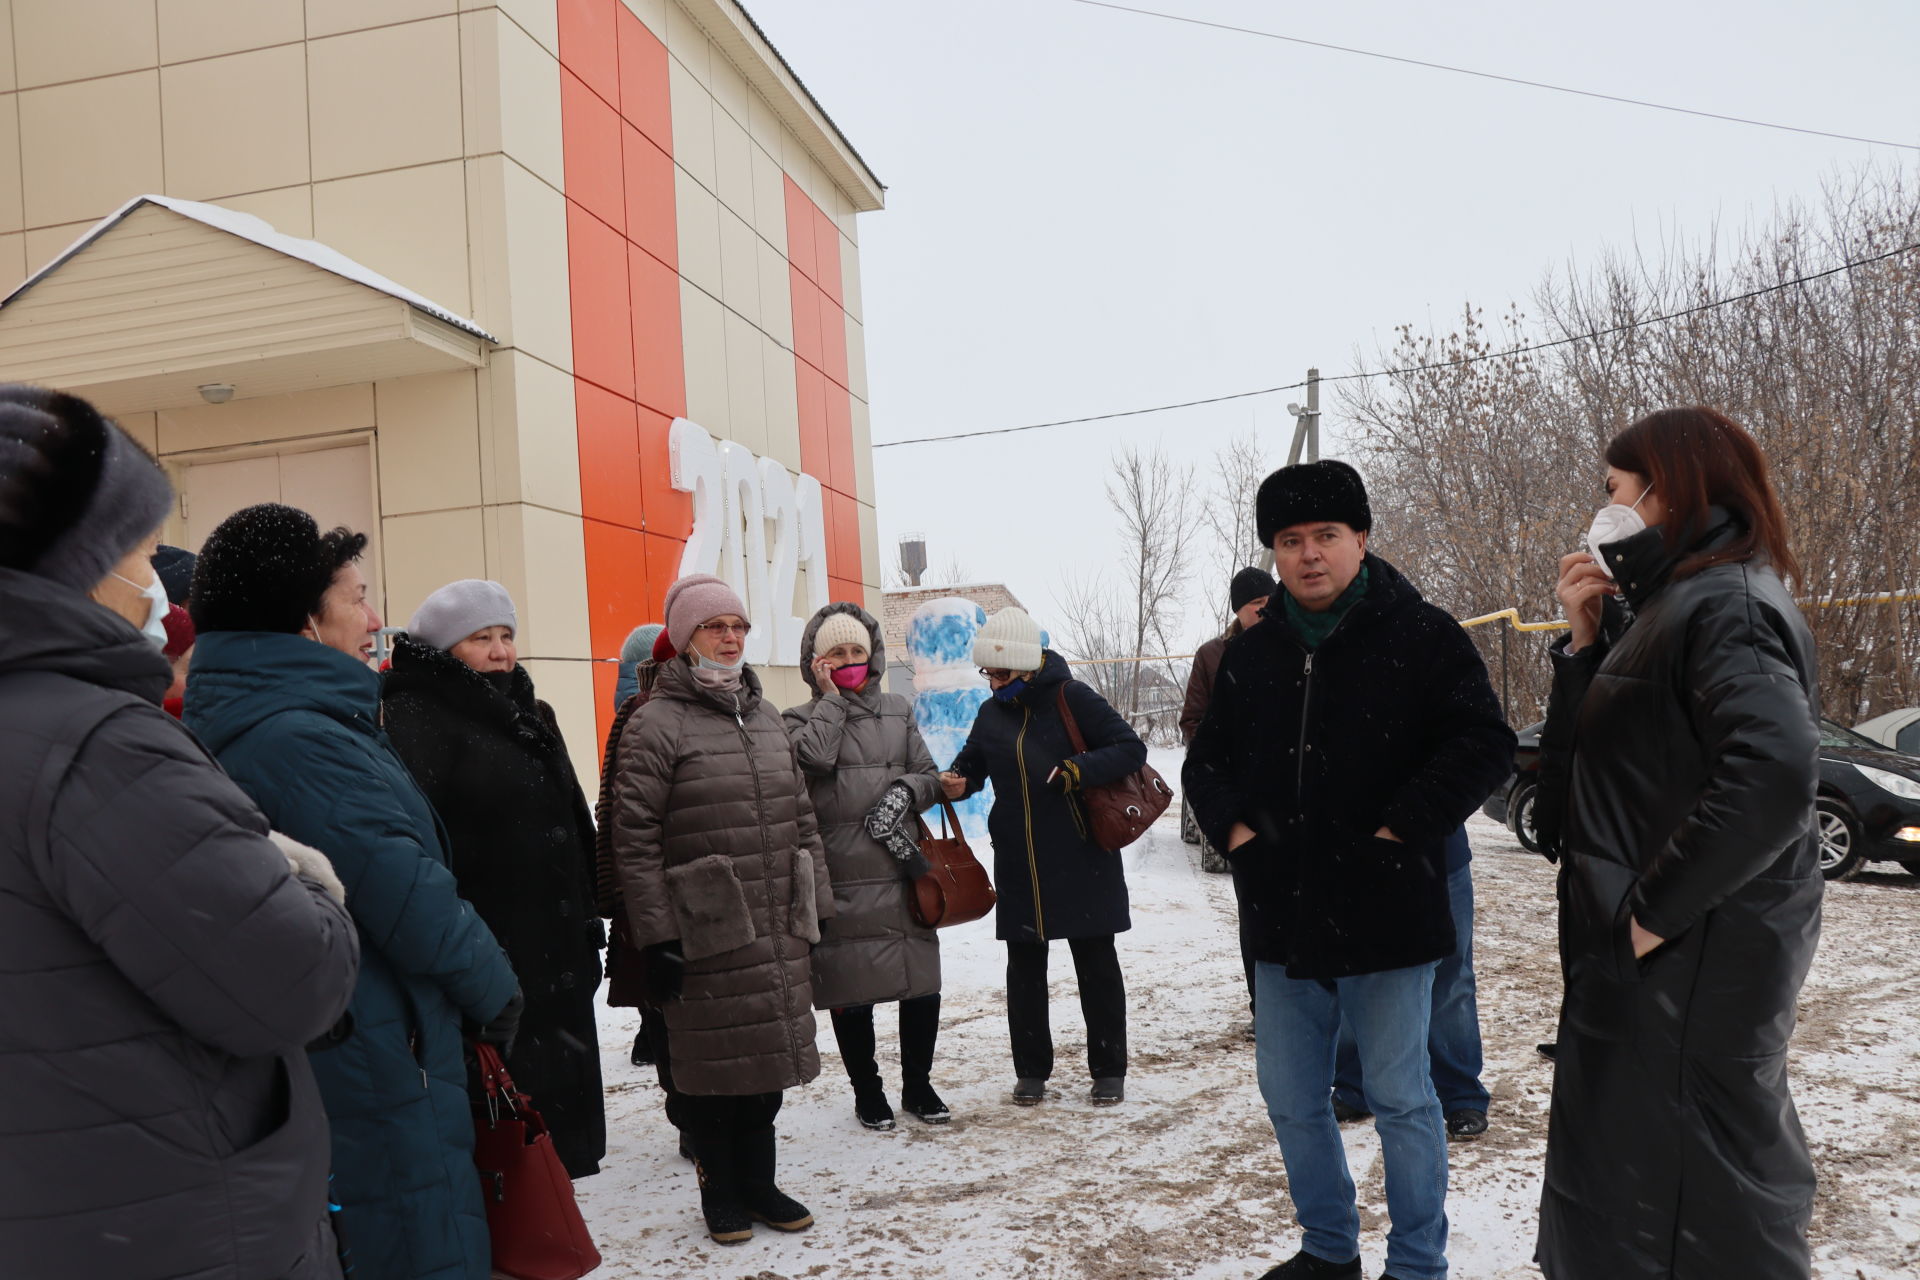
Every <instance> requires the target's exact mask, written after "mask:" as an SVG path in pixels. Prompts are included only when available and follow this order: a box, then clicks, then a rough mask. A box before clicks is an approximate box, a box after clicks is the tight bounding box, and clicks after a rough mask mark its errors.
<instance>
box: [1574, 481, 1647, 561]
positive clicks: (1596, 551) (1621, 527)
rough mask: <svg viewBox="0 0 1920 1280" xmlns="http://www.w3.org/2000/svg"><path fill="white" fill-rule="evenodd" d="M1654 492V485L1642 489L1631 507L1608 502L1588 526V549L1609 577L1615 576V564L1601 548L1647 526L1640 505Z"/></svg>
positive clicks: (1626, 537)
mask: <svg viewBox="0 0 1920 1280" xmlns="http://www.w3.org/2000/svg"><path fill="white" fill-rule="evenodd" d="M1652 492H1653V486H1652V485H1648V486H1647V487H1646V488H1644V489H1642V490H1641V491H1640V496H1639V497H1637V498H1635V499H1634V500H1633V505H1632V506H1631V507H1629V506H1625V505H1623V504H1621V503H1618V502H1612V503H1608V504H1607V505H1606V506H1604V507H1602V508H1600V510H1599V512H1598V513H1596V514H1595V515H1594V517H1593V523H1592V524H1591V525H1588V526H1587V550H1588V551H1589V552H1590V553H1592V555H1593V562H1594V563H1595V564H1597V565H1599V566H1600V570H1601V572H1603V573H1605V574H1606V575H1607V576H1608V577H1609V578H1611V577H1612V576H1613V566H1612V565H1610V564H1608V563H1607V558H1606V557H1605V556H1603V555H1601V554H1600V548H1601V547H1604V546H1608V545H1611V544H1612V543H1615V542H1624V541H1625V540H1626V539H1628V538H1631V537H1632V536H1633V535H1634V534H1636V533H1639V532H1641V531H1642V530H1644V529H1645V528H1646V527H1647V522H1646V521H1645V520H1643V519H1642V518H1641V517H1640V510H1639V507H1640V504H1641V503H1643V502H1645V501H1646V500H1647V495H1648V494H1650V493H1652Z"/></svg>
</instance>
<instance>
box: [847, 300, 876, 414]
mask: <svg viewBox="0 0 1920 1280" xmlns="http://www.w3.org/2000/svg"><path fill="white" fill-rule="evenodd" d="M847 384H848V385H847V390H849V391H851V392H853V394H854V398H855V399H858V400H871V399H872V398H873V397H872V396H869V395H868V394H867V327H866V326H865V325H863V324H861V323H860V322H859V321H858V320H855V319H854V318H853V317H852V316H848V317H847Z"/></svg>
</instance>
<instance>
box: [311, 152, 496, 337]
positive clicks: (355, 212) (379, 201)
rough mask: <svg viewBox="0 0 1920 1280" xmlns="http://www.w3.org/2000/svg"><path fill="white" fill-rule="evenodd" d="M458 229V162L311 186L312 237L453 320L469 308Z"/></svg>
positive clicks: (462, 178) (462, 171)
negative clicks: (447, 312)
mask: <svg viewBox="0 0 1920 1280" xmlns="http://www.w3.org/2000/svg"><path fill="white" fill-rule="evenodd" d="M466 226H467V182H466V167H465V165H464V164H462V163H461V162H460V161H458V160H454V161H451V162H449V163H446V164H433V165H425V166H422V167H421V168H417V169H395V170H392V171H390V172H387V173H371V174H367V175H366V176H364V177H358V178H342V179H340V180H339V181H337V182H317V183H315V184H314V187H313V229H314V235H313V238H314V239H316V240H318V241H320V243H322V244H325V245H330V246H332V247H333V248H335V249H338V250H339V251H340V252H341V253H344V254H346V255H347V256H348V257H349V258H352V259H354V260H355V261H356V262H359V263H361V264H362V265H363V266H368V267H371V268H373V269H374V270H375V271H378V272H379V273H380V274H381V275H383V276H386V277H387V278H388V279H390V280H393V281H395V282H397V283H399V284H402V285H405V286H406V287H407V288H409V289H411V290H413V291H414V292H415V293H418V294H421V295H422V296H424V297H426V298H429V299H431V300H432V301H434V302H437V303H439V304H440V305H441V306H443V307H446V308H447V309H448V310H450V311H452V312H454V313H455V314H456V315H465V314H467V312H468V311H469V310H471V308H472V305H473V299H472V296H471V288H472V285H471V282H470V281H469V279H468V262H467V237H466V234H465V232H466Z"/></svg>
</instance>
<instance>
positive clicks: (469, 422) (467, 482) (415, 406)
mask: <svg viewBox="0 0 1920 1280" xmlns="http://www.w3.org/2000/svg"><path fill="white" fill-rule="evenodd" d="M477 377H478V375H477V374H475V373H473V372H471V371H468V370H462V371H460V372H457V373H436V374H428V375H426V376H423V377H415V378H396V379H394V380H393V381H392V382H377V383H375V384H374V387H373V400H374V411H375V413H376V414H377V416H378V417H379V420H380V509H381V511H382V512H384V513H385V514H387V515H405V514H408V513H411V512H418V511H442V510H446V509H449V508H457V507H477V506H479V505H480V419H479V413H480V410H479V395H478V388H477V386H476V383H475V380H476V378H477Z"/></svg>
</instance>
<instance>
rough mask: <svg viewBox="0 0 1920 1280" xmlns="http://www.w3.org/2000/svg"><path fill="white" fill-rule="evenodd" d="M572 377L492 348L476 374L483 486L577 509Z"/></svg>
mask: <svg viewBox="0 0 1920 1280" xmlns="http://www.w3.org/2000/svg"><path fill="white" fill-rule="evenodd" d="M575 430H576V428H575V423H574V413H573V375H572V374H569V373H563V372H561V371H560V370H559V369H556V368H554V367H553V366H552V365H550V364H547V363H546V362H545V361H541V360H536V359H534V358H533V357H532V356H530V355H528V354H527V353H526V352H524V351H496V352H494V353H493V356H492V357H491V359H490V360H489V361H488V363H487V368H485V369H483V370H482V371H481V372H480V492H481V496H482V499H483V500H484V501H486V502H488V503H501V502H527V503H532V504H533V505H535V506H541V507H549V508H551V509H553V510H555V511H565V512H570V513H572V514H574V515H578V514H580V449H579V443H578V437H577V436H576V434H575Z"/></svg>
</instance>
